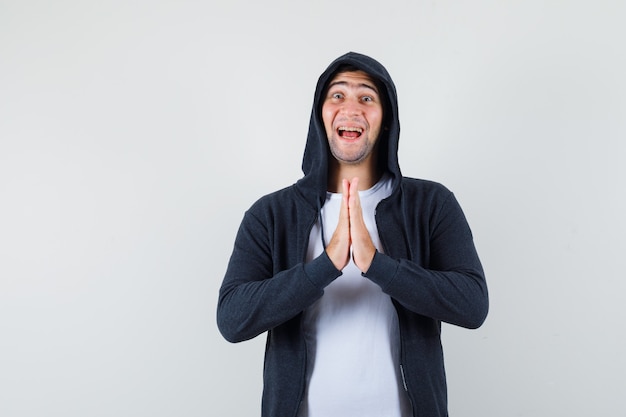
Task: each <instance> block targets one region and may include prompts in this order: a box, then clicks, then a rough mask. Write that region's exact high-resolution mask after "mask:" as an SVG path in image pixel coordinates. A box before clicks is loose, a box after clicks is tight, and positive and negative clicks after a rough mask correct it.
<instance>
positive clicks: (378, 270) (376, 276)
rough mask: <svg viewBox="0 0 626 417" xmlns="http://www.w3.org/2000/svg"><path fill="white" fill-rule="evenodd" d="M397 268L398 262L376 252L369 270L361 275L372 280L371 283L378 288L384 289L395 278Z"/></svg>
mask: <svg viewBox="0 0 626 417" xmlns="http://www.w3.org/2000/svg"><path fill="white" fill-rule="evenodd" d="M398 266H399V262H398V261H396V260H395V259H393V258H392V257H390V256H387V255H385V254H383V253H380V252H378V251H376V253H375V254H374V259H372V263H371V265H370V267H369V269H368V270H367V272H363V273H362V274H361V275H363V276H364V277H366V278H369V279H370V280H372V282H374V283H375V284H377V285H378V286H379V287H380V288H382V289H385V288H387V286H388V285H389V284H390V283H391V281H393V278H394V277H395V276H396V272H397V271H398Z"/></svg>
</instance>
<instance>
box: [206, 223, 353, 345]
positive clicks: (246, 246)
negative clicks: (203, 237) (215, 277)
mask: <svg viewBox="0 0 626 417" xmlns="http://www.w3.org/2000/svg"><path fill="white" fill-rule="evenodd" d="M275 239H277V237H276V236H274V231H273V230H271V227H268V226H267V225H266V224H264V222H263V221H261V220H260V219H259V218H257V217H256V216H255V215H254V214H252V212H250V211H248V212H246V215H245V216H244V219H243V221H242V223H241V225H240V227H239V231H238V233H237V237H236V239H235V245H234V249H233V253H232V255H231V258H230V261H229V263H228V267H227V270H226V274H225V276H224V280H223V282H222V286H221V288H220V293H219V300H218V306H217V324H218V328H219V330H220V332H221V333H222V335H223V336H224V338H225V339H226V340H228V341H230V342H240V341H243V340H248V339H251V338H253V337H256V336H257V335H259V334H261V333H263V332H265V331H267V330H270V329H272V328H274V327H276V326H278V325H279V324H282V323H284V322H285V321H287V320H289V319H291V318H293V317H295V316H296V315H298V314H299V313H301V312H302V311H303V310H304V309H306V308H307V307H308V306H310V305H311V304H312V303H313V302H315V301H316V300H317V299H318V298H320V297H321V296H322V294H323V288H324V287H326V285H328V284H329V283H330V282H331V281H332V280H334V279H335V278H336V277H338V276H339V275H341V271H338V270H337V269H336V268H335V266H334V265H333V263H332V262H331V260H330V259H329V258H328V256H327V255H326V253H325V252H323V253H322V254H321V255H320V256H319V257H317V258H316V259H314V260H312V261H311V262H308V263H306V264H305V263H304V262H301V263H297V264H295V265H294V266H293V267H291V268H288V269H285V270H281V271H278V272H277V271H276V269H277V267H276V266H275V265H276V264H277V263H275V262H274V259H275V258H276V257H278V256H280V255H281V254H279V253H276V252H277V251H279V250H280V247H281V244H282V245H284V244H285V242H284V239H282V240H283V241H282V242H279V244H278V246H275V245H274V243H273V240H275ZM278 240H281V239H280V237H278Z"/></svg>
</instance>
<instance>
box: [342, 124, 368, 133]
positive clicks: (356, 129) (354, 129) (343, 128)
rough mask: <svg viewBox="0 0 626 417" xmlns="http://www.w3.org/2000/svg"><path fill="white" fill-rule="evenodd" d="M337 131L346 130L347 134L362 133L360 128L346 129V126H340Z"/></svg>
mask: <svg viewBox="0 0 626 417" xmlns="http://www.w3.org/2000/svg"><path fill="white" fill-rule="evenodd" d="M339 130H346V131H348V132H359V133H363V129H361V128H360V127H346V126H341V127H340V128H339Z"/></svg>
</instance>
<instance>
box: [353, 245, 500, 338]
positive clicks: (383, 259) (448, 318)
mask: <svg viewBox="0 0 626 417" xmlns="http://www.w3.org/2000/svg"><path fill="white" fill-rule="evenodd" d="M364 275H365V276H366V277H367V278H369V279H371V280H372V281H373V282H375V283H377V284H378V285H380V286H381V288H382V289H383V291H384V292H386V293H387V294H389V295H390V296H391V297H392V298H394V299H395V300H397V301H398V302H399V303H400V304H402V305H403V306H404V307H406V308H407V309H409V310H411V311H413V312H415V313H418V314H421V315H424V316H427V317H431V318H435V319H437V320H441V321H444V322H447V323H451V324H455V325H458V326H462V327H466V328H477V327H479V326H480V325H481V324H482V323H483V321H484V320H485V317H486V316H487V311H488V308H489V307H488V306H489V300H488V294H487V286H486V283H485V278H484V274H483V271H482V268H481V267H480V264H474V265H467V266H465V267H457V268H455V269H450V270H446V271H435V270H428V269H425V268H423V267H421V266H419V265H417V264H416V263H413V262H411V261H408V260H395V259H393V258H391V257H389V256H387V255H384V254H382V253H376V255H375V256H374V260H373V261H372V265H371V266H370V268H369V270H368V271H367V272H366V273H365V274H364Z"/></svg>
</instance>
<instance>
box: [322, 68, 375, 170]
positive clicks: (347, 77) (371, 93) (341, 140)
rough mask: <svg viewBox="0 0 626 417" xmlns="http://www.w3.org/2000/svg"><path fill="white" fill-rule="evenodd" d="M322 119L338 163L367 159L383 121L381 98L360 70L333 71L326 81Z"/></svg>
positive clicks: (368, 78) (350, 162)
mask: <svg viewBox="0 0 626 417" xmlns="http://www.w3.org/2000/svg"><path fill="white" fill-rule="evenodd" d="M322 120H323V121H324V127H325V129H326V136H327V137H328V144H329V146H330V151H331V153H332V154H333V156H334V157H335V159H337V161H339V163H346V164H353V165H354V164H359V163H361V162H363V161H366V160H368V159H369V158H370V157H371V156H372V153H373V151H374V149H375V145H376V141H377V139H378V134H379V133H380V130H381V125H382V121H383V106H382V102H381V98H380V96H379V92H378V89H377V88H376V84H374V82H373V81H372V79H371V78H370V76H369V75H367V73H365V72H363V71H353V72H341V73H339V74H337V75H336V76H335V77H334V78H333V79H332V81H331V82H330V83H329V84H328V91H327V93H326V97H325V98H324V103H323V105H322Z"/></svg>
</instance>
